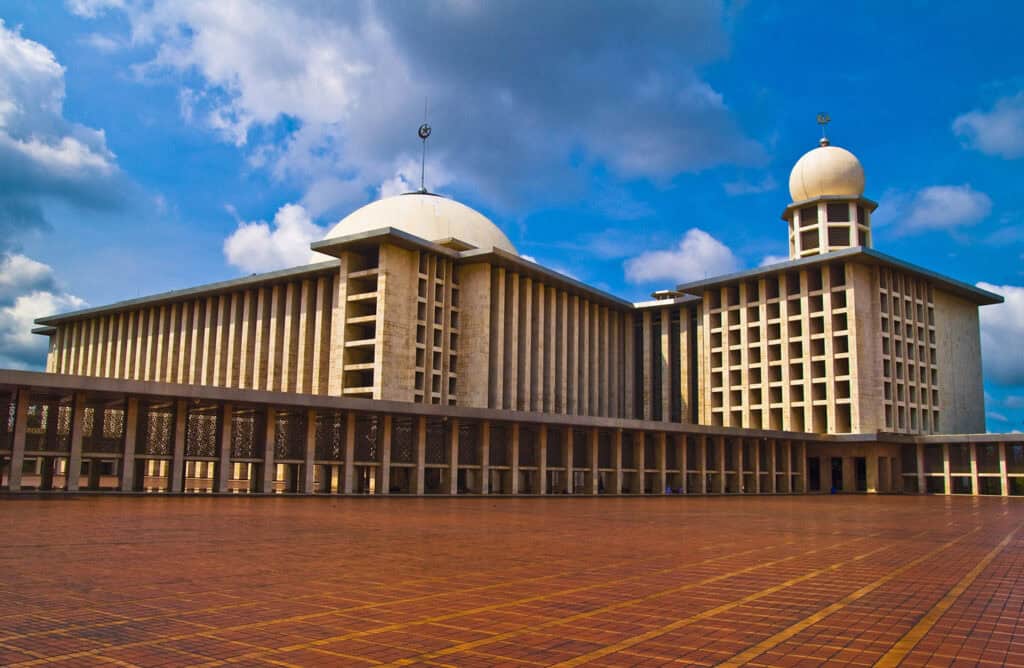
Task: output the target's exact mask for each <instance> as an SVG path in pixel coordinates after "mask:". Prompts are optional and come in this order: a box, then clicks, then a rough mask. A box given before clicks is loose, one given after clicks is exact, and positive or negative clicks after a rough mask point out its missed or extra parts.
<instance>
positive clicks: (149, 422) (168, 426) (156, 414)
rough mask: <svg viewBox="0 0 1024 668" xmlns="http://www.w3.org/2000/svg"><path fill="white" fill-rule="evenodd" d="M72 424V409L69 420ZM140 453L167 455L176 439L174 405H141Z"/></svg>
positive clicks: (154, 403)
mask: <svg viewBox="0 0 1024 668" xmlns="http://www.w3.org/2000/svg"><path fill="white" fill-rule="evenodd" d="M68 422H69V424H70V411H69V420H68ZM139 426H140V429H139V434H140V435H141V443H139V446H140V447H139V450H138V451H139V454H143V455H154V456H166V455H170V454H171V450H172V449H173V441H174V406H173V405H172V404H170V403H169V402H144V403H142V404H140V405H139Z"/></svg>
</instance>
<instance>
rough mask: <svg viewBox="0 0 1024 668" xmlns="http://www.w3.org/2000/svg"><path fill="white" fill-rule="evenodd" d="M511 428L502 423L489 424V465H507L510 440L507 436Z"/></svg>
mask: <svg viewBox="0 0 1024 668" xmlns="http://www.w3.org/2000/svg"><path fill="white" fill-rule="evenodd" d="M510 431H511V430H510V429H509V428H508V427H506V426H505V425H503V424H492V425H491V453H490V464H491V466H508V460H509V453H511V452H512V442H511V439H510V438H509V436H510V434H509V432H510Z"/></svg>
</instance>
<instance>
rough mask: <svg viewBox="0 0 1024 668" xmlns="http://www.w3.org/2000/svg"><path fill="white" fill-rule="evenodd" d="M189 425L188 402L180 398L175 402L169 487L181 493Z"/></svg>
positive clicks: (172, 490)
mask: <svg viewBox="0 0 1024 668" xmlns="http://www.w3.org/2000/svg"><path fill="white" fill-rule="evenodd" d="M187 426H188V402H187V401H185V400H184V399H178V400H177V401H176V402H175V403H174V450H173V451H172V454H171V468H170V472H169V476H170V478H171V479H170V480H168V481H167V482H168V488H169V489H170V490H171V492H172V493H177V494H180V493H181V491H182V489H183V486H184V484H185V429H186V427H187Z"/></svg>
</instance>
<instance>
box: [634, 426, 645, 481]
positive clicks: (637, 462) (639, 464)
mask: <svg viewBox="0 0 1024 668" xmlns="http://www.w3.org/2000/svg"><path fill="white" fill-rule="evenodd" d="M644 440H645V439H644V432H642V431H636V432H633V465H634V466H636V475H635V476H634V477H635V478H636V481H637V485H636V487H637V489H636V491H635V493H636V494H643V493H644V487H646V485H645V484H644V483H645V479H646V477H647V475H646V474H647V461H646V455H647V452H646V448H645V447H644Z"/></svg>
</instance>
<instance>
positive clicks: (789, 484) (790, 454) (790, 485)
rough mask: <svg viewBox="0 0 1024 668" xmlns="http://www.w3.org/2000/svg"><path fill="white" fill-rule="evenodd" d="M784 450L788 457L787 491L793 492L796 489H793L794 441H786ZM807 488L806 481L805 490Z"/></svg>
mask: <svg viewBox="0 0 1024 668" xmlns="http://www.w3.org/2000/svg"><path fill="white" fill-rule="evenodd" d="M782 452H783V453H785V457H786V469H785V470H786V490H785V491H786V493H787V494H792V493H793V492H794V491H795V490H794V489H793V441H788V440H787V441H786V445H785V447H783V449H782ZM806 490H807V484H806V482H805V483H804V491H806Z"/></svg>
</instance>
